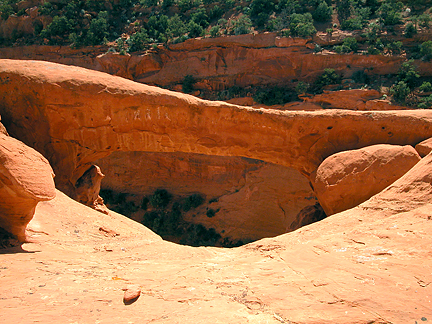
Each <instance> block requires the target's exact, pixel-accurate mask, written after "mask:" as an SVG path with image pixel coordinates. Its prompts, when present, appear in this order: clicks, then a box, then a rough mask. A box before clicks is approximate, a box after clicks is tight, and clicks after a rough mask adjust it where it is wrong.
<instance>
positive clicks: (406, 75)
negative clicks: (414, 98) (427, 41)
mask: <svg viewBox="0 0 432 324" xmlns="http://www.w3.org/2000/svg"><path fill="white" fill-rule="evenodd" d="M419 78H420V74H418V73H417V67H416V66H415V65H414V60H409V61H407V62H404V63H402V65H401V67H400V69H399V72H398V75H397V79H398V81H403V82H404V83H405V84H406V85H407V86H408V87H410V88H411V89H414V88H415V86H416V85H417V82H418V79H419Z"/></svg>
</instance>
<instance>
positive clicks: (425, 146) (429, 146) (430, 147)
mask: <svg viewBox="0 0 432 324" xmlns="http://www.w3.org/2000/svg"><path fill="white" fill-rule="evenodd" d="M415 149H416V151H417V153H418V154H419V155H420V156H421V157H425V156H426V155H428V154H429V153H430V152H431V151H432V137H431V138H428V139H427V140H424V141H423V142H420V143H418V144H417V145H416V146H415Z"/></svg>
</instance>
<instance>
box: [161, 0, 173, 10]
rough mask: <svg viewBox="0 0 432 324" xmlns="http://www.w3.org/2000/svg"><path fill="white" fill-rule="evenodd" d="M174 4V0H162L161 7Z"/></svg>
mask: <svg viewBox="0 0 432 324" xmlns="http://www.w3.org/2000/svg"><path fill="white" fill-rule="evenodd" d="M173 4H174V0H163V1H162V9H165V10H166V9H168V8H169V7H171V6H172V5H173Z"/></svg>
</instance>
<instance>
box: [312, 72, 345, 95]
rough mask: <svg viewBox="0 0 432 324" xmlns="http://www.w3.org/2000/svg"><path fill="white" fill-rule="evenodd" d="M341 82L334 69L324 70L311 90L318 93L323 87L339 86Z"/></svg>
mask: <svg viewBox="0 0 432 324" xmlns="http://www.w3.org/2000/svg"><path fill="white" fill-rule="evenodd" d="M341 81H342V78H341V76H340V75H338V74H337V73H336V71H335V70H334V69H324V72H323V74H321V75H320V76H319V77H318V78H317V80H316V81H315V83H314V86H313V90H314V91H315V92H319V91H320V90H321V89H322V88H323V87H325V86H327V85H331V84H340V83H341Z"/></svg>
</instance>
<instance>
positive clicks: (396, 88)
mask: <svg viewBox="0 0 432 324" xmlns="http://www.w3.org/2000/svg"><path fill="white" fill-rule="evenodd" d="M410 93H411V89H410V87H409V86H408V84H406V83H405V82H404V81H399V82H397V83H396V84H394V85H393V86H392V87H391V88H390V94H391V95H392V96H393V99H394V100H395V101H397V102H400V103H404V102H405V100H406V98H407V97H408V95H409V94H410Z"/></svg>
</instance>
